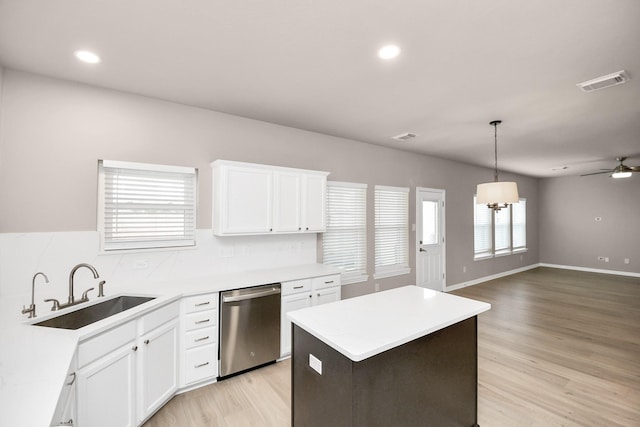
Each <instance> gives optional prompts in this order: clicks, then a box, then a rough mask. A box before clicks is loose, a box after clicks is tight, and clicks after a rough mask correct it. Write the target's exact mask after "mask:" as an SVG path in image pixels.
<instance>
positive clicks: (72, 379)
mask: <svg viewBox="0 0 640 427" xmlns="http://www.w3.org/2000/svg"><path fill="white" fill-rule="evenodd" d="M69 376H70V377H73V378H71V381H69V382H68V383H66V384H65V385H73V383H75V382H76V373H75V372H72V373H71V374H69Z"/></svg>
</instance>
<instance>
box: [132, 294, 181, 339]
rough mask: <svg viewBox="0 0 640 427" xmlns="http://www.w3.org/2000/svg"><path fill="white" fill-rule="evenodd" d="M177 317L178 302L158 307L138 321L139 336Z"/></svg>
mask: <svg viewBox="0 0 640 427" xmlns="http://www.w3.org/2000/svg"><path fill="white" fill-rule="evenodd" d="M179 315H180V301H175V302H172V303H171V304H169V305H165V306H164V307H160V308H159V309H157V310H154V311H152V312H151V313H149V314H145V315H144V316H142V318H141V319H140V328H141V334H146V333H147V332H149V331H152V330H154V329H155V328H157V327H158V326H161V325H163V324H165V323H167V322H168V321H169V320H171V319H175V318H176V317H178V316H179Z"/></svg>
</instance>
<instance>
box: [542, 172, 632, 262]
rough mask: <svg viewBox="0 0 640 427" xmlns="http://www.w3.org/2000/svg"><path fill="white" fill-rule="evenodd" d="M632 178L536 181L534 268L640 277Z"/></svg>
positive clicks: (590, 177) (591, 177) (602, 177)
mask: <svg viewBox="0 0 640 427" xmlns="http://www.w3.org/2000/svg"><path fill="white" fill-rule="evenodd" d="M638 175H640V174H638ZM638 175H634V176H632V177H631V178H627V179H612V178H609V177H608V176H607V175H593V176H585V177H566V178H550V179H542V180H540V206H539V223H540V262H543V263H550V264H558V265H568V266H574V267H583V268H596V269H605V270H613V271H623V272H634V273H640V176H638ZM596 217H600V218H602V220H601V221H596V220H595V218H596ZM598 256H604V257H608V258H609V262H608V263H605V262H604V261H598V259H597V258H598ZM624 258H629V259H630V263H629V264H624V262H623V260H624Z"/></svg>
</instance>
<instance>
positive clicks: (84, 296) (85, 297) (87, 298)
mask: <svg viewBox="0 0 640 427" xmlns="http://www.w3.org/2000/svg"><path fill="white" fill-rule="evenodd" d="M94 289H95V288H89V289H87V290H86V291H84V292H83V293H82V298H81V299H80V300H81V301H89V296H88V294H89V292H91V291H92V290H94Z"/></svg>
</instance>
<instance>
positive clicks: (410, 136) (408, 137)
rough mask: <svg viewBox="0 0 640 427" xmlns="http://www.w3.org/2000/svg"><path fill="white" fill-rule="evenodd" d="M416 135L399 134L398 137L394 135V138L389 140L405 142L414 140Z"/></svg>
mask: <svg viewBox="0 0 640 427" xmlns="http://www.w3.org/2000/svg"><path fill="white" fill-rule="evenodd" d="M416 136H417V135H416V134H415V133H409V132H406V133H401V134H400V135H396V136H392V137H391V138H393V139H395V140H396V141H407V140H409V139H412V138H415V137H416Z"/></svg>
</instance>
